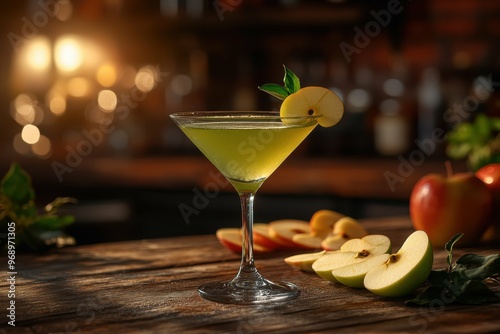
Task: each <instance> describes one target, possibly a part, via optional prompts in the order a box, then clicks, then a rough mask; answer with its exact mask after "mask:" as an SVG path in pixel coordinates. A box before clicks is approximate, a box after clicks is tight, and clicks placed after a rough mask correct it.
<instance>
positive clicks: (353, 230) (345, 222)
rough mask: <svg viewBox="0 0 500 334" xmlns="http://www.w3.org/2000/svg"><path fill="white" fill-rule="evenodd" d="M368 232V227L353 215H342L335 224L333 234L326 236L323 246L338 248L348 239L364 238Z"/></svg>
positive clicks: (330, 249) (331, 248) (329, 248)
mask: <svg viewBox="0 0 500 334" xmlns="http://www.w3.org/2000/svg"><path fill="white" fill-rule="evenodd" d="M367 234H368V232H367V231H366V229H365V228H364V227H363V226H362V225H361V224H360V223H359V222H358V221H357V220H355V219H353V218H351V217H342V218H340V219H339V220H338V221H337V222H336V223H335V224H334V225H333V235H331V236H329V237H327V238H325V239H324V240H323V241H322V243H321V246H322V247H323V249H324V250H328V251H332V250H337V249H340V247H341V246H342V245H343V244H344V243H345V242H346V241H348V240H350V239H353V238H362V237H364V236H365V235H367Z"/></svg>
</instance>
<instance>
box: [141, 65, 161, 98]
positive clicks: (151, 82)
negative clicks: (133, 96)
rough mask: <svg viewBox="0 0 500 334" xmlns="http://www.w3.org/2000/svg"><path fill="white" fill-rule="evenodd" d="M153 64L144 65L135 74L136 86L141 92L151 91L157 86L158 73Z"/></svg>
mask: <svg viewBox="0 0 500 334" xmlns="http://www.w3.org/2000/svg"><path fill="white" fill-rule="evenodd" d="M156 72H157V71H156V69H155V68H154V67H153V66H144V67H141V68H140V69H139V71H138V72H137V75H136V76H135V86H136V87H137V89H139V90H140V91H141V92H144V93H147V92H150V91H151V90H152V89H153V88H154V87H155V86H156V79H157V76H158V73H156Z"/></svg>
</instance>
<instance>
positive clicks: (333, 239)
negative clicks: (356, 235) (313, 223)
mask: <svg viewBox="0 0 500 334" xmlns="http://www.w3.org/2000/svg"><path fill="white" fill-rule="evenodd" d="M348 240H349V239H347V238H345V237H344V236H343V235H341V234H337V235H332V236H329V237H327V238H325V239H324V240H323V241H322V242H321V248H323V249H324V250H326V251H335V250H340V247H341V246H342V245H343V244H344V243H345V242H346V241H348Z"/></svg>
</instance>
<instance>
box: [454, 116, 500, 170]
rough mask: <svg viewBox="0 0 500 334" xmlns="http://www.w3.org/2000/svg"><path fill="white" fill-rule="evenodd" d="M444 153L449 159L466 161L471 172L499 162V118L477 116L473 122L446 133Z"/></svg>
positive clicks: (465, 123)
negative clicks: (446, 144)
mask: <svg viewBox="0 0 500 334" xmlns="http://www.w3.org/2000/svg"><path fill="white" fill-rule="evenodd" d="M446 153H447V155H448V156H449V157H450V158H451V159H467V163H468V164H469V167H470V168H471V169H472V170H473V171H476V170H478V169H479V168H481V167H482V166H484V165H487V164H489V163H494V162H500V118H499V117H488V116H486V115H485V114H478V115H477V116H476V118H475V119H474V121H473V122H470V123H469V122H464V123H462V124H460V125H459V126H457V127H456V128H455V129H454V130H452V131H450V132H449V133H448V146H447V147H446Z"/></svg>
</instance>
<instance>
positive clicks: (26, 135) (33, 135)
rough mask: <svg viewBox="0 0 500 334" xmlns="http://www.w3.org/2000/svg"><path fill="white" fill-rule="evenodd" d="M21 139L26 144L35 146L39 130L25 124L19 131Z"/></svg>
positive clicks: (38, 137)
mask: <svg viewBox="0 0 500 334" xmlns="http://www.w3.org/2000/svg"><path fill="white" fill-rule="evenodd" d="M21 138H22V139H23V140H24V141H25V142H26V143H28V144H35V143H36V142H38V140H39V139H40V130H39V129H38V128H37V127H36V126H35V125H33V124H27V125H25V126H24V127H23V130H22V131H21Z"/></svg>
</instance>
